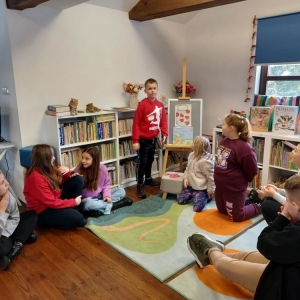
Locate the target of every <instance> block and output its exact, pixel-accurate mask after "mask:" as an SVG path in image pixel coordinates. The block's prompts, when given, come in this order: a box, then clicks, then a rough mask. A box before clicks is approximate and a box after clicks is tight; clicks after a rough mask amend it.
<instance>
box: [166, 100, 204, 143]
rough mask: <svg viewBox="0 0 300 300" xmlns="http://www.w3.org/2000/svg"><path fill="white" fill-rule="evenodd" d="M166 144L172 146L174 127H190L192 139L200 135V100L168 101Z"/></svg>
mask: <svg viewBox="0 0 300 300" xmlns="http://www.w3.org/2000/svg"><path fill="white" fill-rule="evenodd" d="M168 124H169V135H168V140H167V143H168V144H173V128H174V127H192V128H193V139H194V138H195V137H196V136H198V135H202V99H190V100H186V101H183V100H178V99H168Z"/></svg>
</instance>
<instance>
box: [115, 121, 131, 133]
mask: <svg viewBox="0 0 300 300" xmlns="http://www.w3.org/2000/svg"><path fill="white" fill-rule="evenodd" d="M132 123H133V118H129V119H123V120H119V122H118V124H119V136H122V135H127V134H132Z"/></svg>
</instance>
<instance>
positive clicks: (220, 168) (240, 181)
mask: <svg viewBox="0 0 300 300" xmlns="http://www.w3.org/2000/svg"><path fill="white" fill-rule="evenodd" d="M222 134H223V135H224V136H225V138H224V139H223V140H222V141H221V142H220V145H219V146H218V149H217V155H216V164H215V173H214V179H215V184H216V191H215V199H216V205H217V209H218V211H219V212H220V213H222V214H225V215H228V216H229V219H230V220H231V221H233V222H242V221H244V220H248V219H251V218H253V217H254V216H256V215H258V214H260V213H261V210H260V206H259V205H260V204H257V203H246V190H247V186H248V182H251V181H252V180H253V178H254V177H255V176H256V175H257V172H258V169H257V160H256V154H255V150H254V149H253V147H252V146H251V145H250V143H249V142H250V140H251V125H250V123H249V121H248V120H247V119H246V118H244V117H242V116H239V115H234V114H230V115H228V116H226V117H225V118H224V120H223V124H222ZM246 204H247V205H246Z"/></svg>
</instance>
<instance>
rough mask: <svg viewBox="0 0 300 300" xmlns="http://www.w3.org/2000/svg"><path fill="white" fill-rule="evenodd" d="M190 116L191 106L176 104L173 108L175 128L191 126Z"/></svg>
mask: <svg viewBox="0 0 300 300" xmlns="http://www.w3.org/2000/svg"><path fill="white" fill-rule="evenodd" d="M191 116H192V105H191V104H178V105H176V106H175V126H180V127H185V126H192V120H191Z"/></svg>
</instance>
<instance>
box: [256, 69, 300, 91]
mask: <svg viewBox="0 0 300 300" xmlns="http://www.w3.org/2000/svg"><path fill="white" fill-rule="evenodd" d="M259 94H262V95H268V96H280V97H283V96H300V64H288V65H269V66H262V67H261V75H260V85H259Z"/></svg>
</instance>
